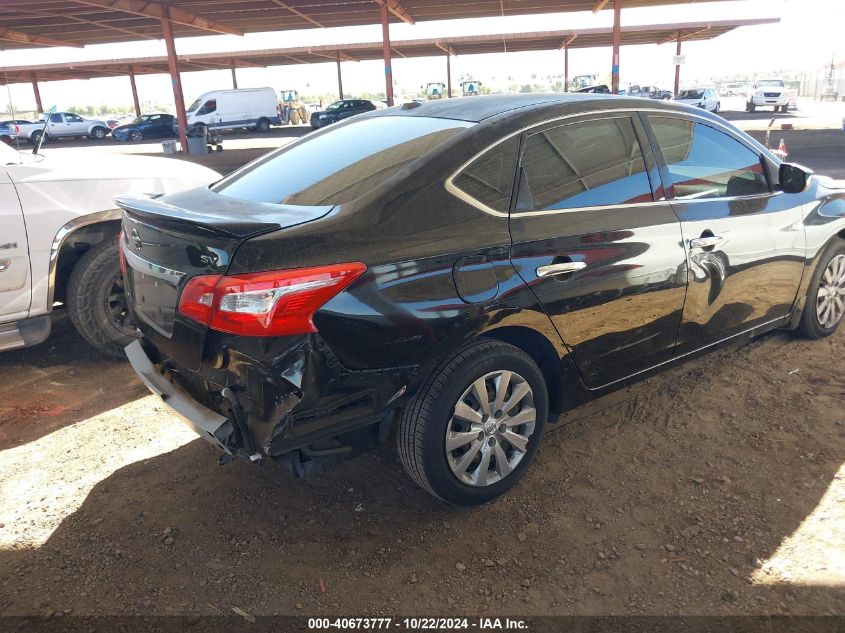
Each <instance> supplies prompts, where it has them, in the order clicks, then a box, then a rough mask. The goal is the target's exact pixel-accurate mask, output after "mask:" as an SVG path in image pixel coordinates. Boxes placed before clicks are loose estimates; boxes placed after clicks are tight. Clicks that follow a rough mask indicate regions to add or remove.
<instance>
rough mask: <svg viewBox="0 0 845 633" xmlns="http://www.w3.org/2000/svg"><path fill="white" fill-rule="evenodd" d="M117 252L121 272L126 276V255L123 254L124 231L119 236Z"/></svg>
mask: <svg viewBox="0 0 845 633" xmlns="http://www.w3.org/2000/svg"><path fill="white" fill-rule="evenodd" d="M117 252H118V257H119V258H120V272H121V273H122V274H123V276H124V277H125V276H126V255H124V254H123V229H120V233H118V234H117Z"/></svg>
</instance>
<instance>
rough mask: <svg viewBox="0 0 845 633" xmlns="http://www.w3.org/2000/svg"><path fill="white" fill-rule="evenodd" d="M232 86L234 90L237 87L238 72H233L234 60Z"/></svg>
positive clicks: (233, 70) (233, 65)
mask: <svg viewBox="0 0 845 633" xmlns="http://www.w3.org/2000/svg"><path fill="white" fill-rule="evenodd" d="M231 70H232V88H234V89H235V90H237V89H238V74H237V72H235V60H234V59H233V60H232V68H231Z"/></svg>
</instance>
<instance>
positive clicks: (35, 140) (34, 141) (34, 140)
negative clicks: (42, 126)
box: [29, 130, 50, 145]
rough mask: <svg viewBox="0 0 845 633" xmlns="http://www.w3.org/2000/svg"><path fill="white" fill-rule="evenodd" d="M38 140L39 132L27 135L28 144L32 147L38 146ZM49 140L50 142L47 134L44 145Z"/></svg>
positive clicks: (39, 137)
mask: <svg viewBox="0 0 845 633" xmlns="http://www.w3.org/2000/svg"><path fill="white" fill-rule="evenodd" d="M40 140H41V130H36V131H35V132H33V133H32V134H30V135H29V142H30V143H32V144H33V145H38V141H40ZM49 140H50V135H49V134H48V135H47V138H45V139H44V142H45V143H46V142H47V141H49Z"/></svg>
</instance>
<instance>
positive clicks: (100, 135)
mask: <svg viewBox="0 0 845 633" xmlns="http://www.w3.org/2000/svg"><path fill="white" fill-rule="evenodd" d="M106 134H108V130H107V129H106V128H104V127H99V126H98V127H95V128H94V129H93V130H91V138H94V139H97V140H98V141H102V140H103V139H104V138H106Z"/></svg>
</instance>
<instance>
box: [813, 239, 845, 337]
mask: <svg viewBox="0 0 845 633" xmlns="http://www.w3.org/2000/svg"><path fill="white" fill-rule="evenodd" d="M843 314H845V255H837V256H836V257H834V258H833V259H832V260H830V263H829V264H828V265H827V268H825V270H824V274H823V275H822V278H821V282H820V283H819V293H818V297H817V299H816V318H817V319H818V321H819V325H821V326H822V327H823V328H825V329H829V328H832V327H833V326H835V325H836V324H837V323H839V321H840V320H841V319H842V315H843Z"/></svg>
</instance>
